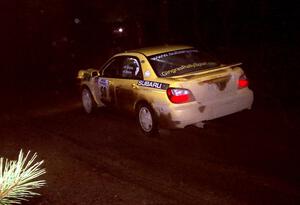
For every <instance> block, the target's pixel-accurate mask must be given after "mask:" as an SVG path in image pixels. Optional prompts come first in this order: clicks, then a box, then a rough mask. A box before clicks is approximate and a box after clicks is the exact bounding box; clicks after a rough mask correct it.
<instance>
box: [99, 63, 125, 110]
mask: <svg viewBox="0 0 300 205" xmlns="http://www.w3.org/2000/svg"><path fill="white" fill-rule="evenodd" d="M123 62H124V57H115V58H113V59H111V60H110V61H109V62H108V63H107V64H106V66H105V67H104V69H103V70H102V72H101V77H99V79H98V87H99V89H100V92H99V93H100V99H101V101H102V102H103V103H104V104H106V105H115V104H116V94H115V90H116V86H117V84H118V81H119V79H120V77H121V68H122V65H123Z"/></svg>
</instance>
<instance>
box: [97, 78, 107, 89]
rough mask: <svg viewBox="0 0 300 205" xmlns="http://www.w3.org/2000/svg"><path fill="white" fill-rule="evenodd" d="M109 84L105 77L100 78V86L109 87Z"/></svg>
mask: <svg viewBox="0 0 300 205" xmlns="http://www.w3.org/2000/svg"><path fill="white" fill-rule="evenodd" d="M108 84H109V82H108V80H107V79H103V78H99V79H98V85H99V86H103V87H108Z"/></svg>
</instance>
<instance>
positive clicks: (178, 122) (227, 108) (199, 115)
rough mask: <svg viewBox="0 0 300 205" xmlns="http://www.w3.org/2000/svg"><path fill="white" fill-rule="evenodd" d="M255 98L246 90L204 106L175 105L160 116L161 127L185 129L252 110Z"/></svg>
mask: <svg viewBox="0 0 300 205" xmlns="http://www.w3.org/2000/svg"><path fill="white" fill-rule="evenodd" d="M253 98H254V97H253V92H252V91H251V90H250V89H248V88H244V89H241V90H238V91H236V92H235V93H234V94H232V95H228V96H227V97H222V98H219V99H215V100H213V101H209V102H206V103H203V104H201V103H199V102H191V103H188V104H177V105H175V104H173V105H172V107H170V109H169V111H168V112H166V113H161V114H160V125H161V127H163V128H184V127H186V126H188V125H194V124H197V123H198V124H199V123H201V122H203V121H206V120H212V119H216V118H219V117H223V116H226V115H229V114H232V113H235V112H239V111H242V110H245V109H251V107H252V103H253Z"/></svg>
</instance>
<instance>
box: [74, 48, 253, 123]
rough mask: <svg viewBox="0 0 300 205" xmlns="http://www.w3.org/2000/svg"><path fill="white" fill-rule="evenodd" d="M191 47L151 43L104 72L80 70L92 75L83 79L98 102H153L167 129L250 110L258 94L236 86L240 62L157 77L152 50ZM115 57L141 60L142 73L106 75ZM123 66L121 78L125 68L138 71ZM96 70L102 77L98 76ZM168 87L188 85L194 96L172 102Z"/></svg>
mask: <svg viewBox="0 0 300 205" xmlns="http://www.w3.org/2000/svg"><path fill="white" fill-rule="evenodd" d="M187 48H188V49H190V48H192V47H189V46H170V47H152V48H150V49H140V50H135V51H128V52H123V53H120V54H117V55H115V56H113V57H112V58H111V59H110V60H109V61H108V63H106V64H105V66H104V67H103V68H102V69H100V70H97V69H88V70H86V71H84V70H81V71H80V72H81V73H84V72H86V73H85V74H82V76H88V77H85V78H82V79H81V86H87V87H88V88H89V89H90V90H91V92H92V94H93V96H94V99H95V101H96V103H97V104H98V106H103V105H113V106H115V107H118V108H121V109H124V110H127V111H130V112H133V113H134V112H135V110H136V108H137V105H138V104H139V103H140V102H143V103H147V104H149V105H150V106H151V107H152V108H153V110H154V112H155V114H156V116H157V119H158V121H159V125H160V127H164V128H184V127H186V126H188V125H196V124H199V123H202V122H203V121H206V120H212V119H215V118H218V117H222V116H225V115H229V114H232V113H235V112H238V111H241V110H244V109H251V106H252V103H253V92H252V91H251V90H250V89H249V88H248V87H245V88H242V89H239V88H238V85H237V82H238V79H239V77H240V76H241V75H243V74H244V71H243V70H242V68H241V67H240V65H241V64H234V65H219V66H218V67H216V68H213V69H208V70H203V71H199V72H193V73H188V74H184V75H177V76H172V77H158V76H157V74H156V72H155V71H154V70H153V69H152V66H151V64H150V63H149V61H148V58H147V56H151V55H153V54H159V53H164V52H169V51H174V50H175V51H176V50H179V49H187ZM116 59H117V60H118V59H125V60H124V62H127V61H128V59H129V60H134V59H136V60H137V62H138V63H137V62H135V64H134V66H133V67H135V68H134V69H136V70H139V71H138V72H139V75H138V76H134V77H133V78H134V79H132V78H127V76H126V75H125V78H124V77H107V76H105V75H106V73H108V72H109V69H110V68H109V67H113V66H111V65H112V64H113V63H110V62H111V61H117V60H116ZM136 64H138V66H136ZM122 65H123V68H122V69H121V70H122V76H123V74H124V70H126V69H129V71H128V72H129V74H130V73H131V74H130V76H131V75H132V76H133V75H134V74H133V70H132V68H133V67H132V66H131V64H130V65H129V64H128V66H127V64H126V63H124V64H122ZM95 72H98V75H96V76H93V75H95V74H96V73H95ZM126 72H127V71H126ZM125 74H126V73H125ZM168 88H185V89H188V90H190V91H191V93H192V94H193V96H194V98H195V100H194V101H192V102H187V103H182V104H175V103H172V102H171V101H170V100H169V98H168V96H167V94H166V91H167V89H168Z"/></svg>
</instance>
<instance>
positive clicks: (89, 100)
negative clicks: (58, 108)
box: [81, 88, 96, 114]
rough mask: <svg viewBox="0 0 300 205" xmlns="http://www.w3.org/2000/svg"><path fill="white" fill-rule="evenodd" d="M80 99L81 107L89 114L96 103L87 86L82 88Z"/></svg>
mask: <svg viewBox="0 0 300 205" xmlns="http://www.w3.org/2000/svg"><path fill="white" fill-rule="evenodd" d="M81 100H82V106H83V109H84V111H85V112H86V113H87V114H90V113H92V112H93V111H94V110H95V108H96V103H95V101H94V98H93V95H92V93H91V91H90V90H89V89H88V88H83V89H82V91H81Z"/></svg>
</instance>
